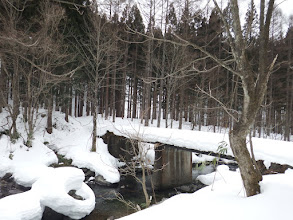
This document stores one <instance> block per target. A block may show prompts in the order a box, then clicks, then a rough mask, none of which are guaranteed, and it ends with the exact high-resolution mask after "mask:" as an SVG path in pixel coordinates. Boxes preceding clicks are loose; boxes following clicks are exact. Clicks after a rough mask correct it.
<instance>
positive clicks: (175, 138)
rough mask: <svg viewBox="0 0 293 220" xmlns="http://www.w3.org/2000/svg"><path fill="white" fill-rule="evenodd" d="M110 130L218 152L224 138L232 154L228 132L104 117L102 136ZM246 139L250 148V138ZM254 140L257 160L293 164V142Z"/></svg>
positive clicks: (150, 140) (101, 128)
mask: <svg viewBox="0 0 293 220" xmlns="http://www.w3.org/2000/svg"><path fill="white" fill-rule="evenodd" d="M107 131H110V132H113V133H114V134H116V135H119V136H124V137H130V138H135V139H140V140H141V141H144V142H151V143H156V142H160V143H163V144H169V145H174V146H178V147H183V148H188V149H194V150H200V151H210V152H214V153H218V152H217V150H218V147H219V145H220V143H222V142H225V143H227V155H230V156H233V153H232V150H231V148H230V145H229V138H228V134H227V133H224V134H223V133H212V132H205V131H195V130H186V129H182V130H179V129H168V128H162V127H161V128H157V127H144V126H143V125H141V124H139V123H138V122H137V121H131V120H119V119H117V120H116V123H115V124H113V123H111V122H109V121H105V120H101V121H100V127H99V132H98V133H99V135H100V136H102V135H103V134H105V133H106V132H107ZM247 142H248V143H247V145H248V149H249V151H250V144H249V141H247ZM252 142H253V149H254V155H255V159H256V160H264V163H265V164H266V165H267V166H269V165H270V163H272V162H274V163H279V164H288V165H290V166H293V159H292V155H293V142H285V141H280V140H271V139H263V138H252Z"/></svg>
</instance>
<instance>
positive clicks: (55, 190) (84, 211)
mask: <svg viewBox="0 0 293 220" xmlns="http://www.w3.org/2000/svg"><path fill="white" fill-rule="evenodd" d="M84 178H85V176H84V173H83V172H82V170H80V169H77V168H74V167H60V168H56V169H52V170H51V172H50V175H46V176H44V177H42V178H40V179H39V180H38V181H36V182H35V183H34V184H33V186H32V191H34V192H36V193H37V194H38V195H39V196H40V202H41V204H42V205H43V206H47V207H49V208H51V209H53V210H54V211H56V212H58V213H62V214H63V215H66V216H69V217H70V218H73V219H80V218H83V217H84V216H86V215H88V214H89V213H91V211H92V210H93V209H94V207H95V195H94V193H93V191H92V190H91V189H90V188H89V186H88V185H86V184H85V183H84V182H83V181H84ZM70 190H76V194H77V195H79V196H81V197H82V198H83V199H84V200H77V199H74V198H73V197H71V196H70V195H68V192H69V191H70Z"/></svg>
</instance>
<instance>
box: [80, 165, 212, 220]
mask: <svg viewBox="0 0 293 220" xmlns="http://www.w3.org/2000/svg"><path fill="white" fill-rule="evenodd" d="M213 171H214V167H213V166H212V165H208V166H206V167H204V168H203V169H202V170H196V169H193V172H192V177H193V183H192V184H190V185H184V186H181V187H176V188H173V189H169V190H163V191H156V192H155V198H154V196H152V195H153V194H152V190H151V187H150V185H151V184H150V180H149V179H148V180H147V189H148V193H149V195H150V196H152V198H153V199H152V202H153V203H154V200H156V201H157V202H160V201H162V200H163V199H165V198H170V197H172V196H174V195H176V194H178V193H181V192H195V191H196V190H198V189H200V188H202V187H204V185H203V184H201V183H200V182H198V181H196V180H195V179H196V177H197V176H198V175H200V174H206V173H210V172H213ZM89 186H90V187H91V188H92V190H93V191H94V193H95V195H96V207H95V209H94V211H93V212H92V213H91V214H90V215H89V216H86V217H85V218H84V220H107V219H116V218H119V217H123V216H126V215H129V214H131V213H133V212H135V211H134V210H133V209H131V208H130V207H129V206H127V205H125V204H124V203H122V202H121V201H118V199H117V197H116V195H115V194H117V193H120V194H121V195H122V196H123V198H124V200H125V201H131V202H132V203H134V204H138V205H140V206H141V207H143V204H144V203H145V198H144V195H143V191H142V186H141V185H140V184H139V183H137V182H136V181H135V180H133V179H131V178H125V177H121V181H120V182H119V184H116V185H113V186H111V187H109V186H101V185H97V184H91V183H89Z"/></svg>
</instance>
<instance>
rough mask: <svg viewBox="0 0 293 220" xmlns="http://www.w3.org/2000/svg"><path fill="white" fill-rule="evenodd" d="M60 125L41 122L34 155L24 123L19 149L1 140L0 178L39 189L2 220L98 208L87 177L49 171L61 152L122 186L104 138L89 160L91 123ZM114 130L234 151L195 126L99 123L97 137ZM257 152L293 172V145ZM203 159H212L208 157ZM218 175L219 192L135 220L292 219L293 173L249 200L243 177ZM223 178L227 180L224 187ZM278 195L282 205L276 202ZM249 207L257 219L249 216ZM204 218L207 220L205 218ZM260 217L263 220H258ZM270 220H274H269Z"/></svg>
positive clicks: (267, 143)
mask: <svg viewBox="0 0 293 220" xmlns="http://www.w3.org/2000/svg"><path fill="white" fill-rule="evenodd" d="M41 113H45V111H44V112H41ZM6 116H7V115H6V114H5V113H2V114H0V126H1V127H2V128H3V129H5V128H7V127H5V126H6V125H5V124H7V117H6ZM53 123H54V129H53V133H52V134H48V133H47V132H45V127H46V117H39V120H38V123H37V127H36V129H35V134H34V140H33V147H32V148H27V147H26V146H25V145H24V144H23V143H24V142H25V140H26V135H25V127H24V124H23V121H22V118H21V117H19V119H18V123H17V126H18V131H19V132H20V133H21V134H22V136H21V137H20V138H19V139H18V140H17V141H16V142H15V143H11V142H10V140H9V138H8V137H7V136H6V135H2V136H1V137H0V178H1V177H3V176H4V175H5V174H6V173H12V174H13V177H14V179H15V180H16V182H17V183H19V184H21V185H24V186H32V189H31V190H30V191H28V192H26V193H21V194H17V195H14V196H8V197H5V198H3V199H1V200H0V219H40V216H41V215H42V212H43V209H44V206H49V207H51V208H53V209H54V210H55V211H57V212H61V213H63V214H65V215H68V216H70V217H72V218H81V217H82V216H85V215H86V214H88V213H89V212H90V211H91V210H92V209H93V208H94V203H95V202H94V196H93V193H92V191H91V190H90V189H89V188H88V187H87V185H86V184H84V183H83V180H84V174H83V173H82V171H81V170H80V169H77V168H69V170H68V171H66V172H65V171H62V169H61V168H56V169H54V168H52V167H48V166H49V165H50V164H52V163H56V162H57V157H56V155H55V153H54V151H57V152H58V153H59V154H62V155H64V156H65V157H66V158H68V159H72V164H73V165H75V166H76V167H80V168H83V167H85V168H88V169H90V170H92V171H94V172H95V175H96V176H99V175H101V176H103V177H104V179H105V180H106V181H108V182H111V183H115V182H118V181H119V180H120V175H119V172H118V160H117V159H116V158H114V157H113V156H111V155H110V154H109V152H108V149H107V145H106V144H105V143H104V142H103V140H102V139H100V138H99V139H98V141H97V152H90V147H91V130H92V117H80V118H74V117H70V118H69V123H66V122H65V120H64V115H63V114H61V113H58V112H55V113H54V116H53ZM162 124H164V123H162ZM175 127H176V123H175ZM107 130H108V131H112V132H114V133H115V134H117V135H122V136H127V137H132V138H140V139H141V140H142V141H145V142H157V141H158V142H161V143H166V144H171V145H176V146H180V147H186V148H191V149H197V150H203V151H213V152H217V149H218V146H219V143H221V142H223V141H225V142H227V143H228V135H227V133H225V132H223V133H216V134H215V133H211V132H203V131H191V130H190V125H188V124H186V125H185V126H184V128H183V130H179V129H166V128H156V127H155V124H154V125H151V126H150V127H144V126H142V125H141V124H140V123H139V120H133V121H131V120H129V119H121V118H117V119H116V122H115V123H112V122H111V121H109V120H105V119H103V118H102V117H99V118H98V135H100V136H101V135H103V134H105V133H106V131H107ZM253 144H254V149H255V157H256V159H262V160H264V161H265V165H266V166H269V165H270V163H271V162H276V163H280V164H289V165H291V166H293V143H292V142H284V141H277V140H269V139H258V138H253ZM146 146H147V145H146ZM227 147H228V149H227V150H228V151H227V154H228V155H232V152H231V149H230V148H229V145H228V146H227ZM148 157H149V160H153V157H154V153H153V152H150V153H148ZM204 158H205V159H207V157H204ZM202 159H203V158H198V157H196V156H193V160H194V162H196V161H202ZM219 169H220V170H218V171H217V173H216V178H215V180H216V181H215V182H214V181H213V179H214V176H215V175H214V174H209V175H207V176H201V177H199V179H201V181H203V182H205V183H206V184H207V183H209V184H210V183H213V184H212V186H208V187H206V188H204V189H202V190H200V191H198V192H196V193H194V194H181V195H178V196H175V197H172V198H171V199H168V200H167V201H165V202H163V203H162V204H160V205H156V206H154V207H152V208H150V209H147V210H144V211H142V212H139V213H137V214H134V215H131V216H129V217H128V218H130V219H138V218H142V219H146V218H147V219H149V218H151V217H153V218H154V219H178V218H177V217H179V216H180V217H182V216H185V215H187V217H186V218H187V219H190V218H193V216H196V217H197V216H200V215H202V216H203V217H205V218H207V217H208V219H212V217H217V218H220V219H227V217H229V216H233V215H235V213H236V214H237V213H241V212H243V216H244V217H243V218H242V217H241V218H242V219H248V218H250V219H275V218H273V216H275V215H274V214H273V213H275V212H279V211H278V210H281V211H280V212H281V214H280V216H282V215H283V216H284V218H283V219H290V218H291V214H290V215H289V212H290V209H286V207H288V204H292V202H293V195H292V192H293V181H292V178H293V171H292V170H288V171H287V172H286V173H285V174H277V175H268V176H265V177H264V180H263V182H262V183H261V189H262V193H261V194H260V195H258V196H254V197H251V198H244V194H243V192H244V191H243V186H242V183H241V180H240V176H239V173H237V172H231V171H228V170H226V168H225V167H220V168H219ZM221 176H223V177H224V180H221V179H219V177H221ZM50 187H51V188H50ZM72 189H75V190H77V194H78V195H81V196H82V197H83V198H84V199H85V200H82V201H79V200H76V199H73V198H72V197H70V196H69V195H68V194H67V193H68V192H69V191H70V190H72ZM211 189H213V190H211ZM45 192H48V193H45ZM277 195H278V198H276V197H277ZM57 198H59V199H60V200H57ZM54 201H56V202H54ZM57 201H61V202H57ZM64 201H65V202H64ZM256 204H258V205H256ZM274 206H276V207H275V209H273V208H272V207H274ZM72 207H74V208H72ZM78 207H79V208H78ZM240 207H241V208H240ZM243 207H246V208H247V209H248V210H252V211H245V208H243ZM4 210H5V211H4ZM12 210H13V211H12ZM159 210H160V212H159ZM197 210H199V212H200V213H202V214H200V215H199V213H197ZM210 210H213V211H212V212H211V211H210ZM214 210H215V211H214ZM225 211H227V213H225ZM150 213H152V214H150ZM204 213H205V214H204ZM253 213H254V214H255V215H256V216H258V217H257V218H254V217H252V216H254V215H252V214H253ZM137 215H138V216H137ZM263 216H264V217H266V216H268V217H270V218H263ZM234 218H235V216H234ZM241 218H240V219H241ZM228 219H229V218H228ZM231 219H232V217H231ZM237 219H239V218H238V217H237Z"/></svg>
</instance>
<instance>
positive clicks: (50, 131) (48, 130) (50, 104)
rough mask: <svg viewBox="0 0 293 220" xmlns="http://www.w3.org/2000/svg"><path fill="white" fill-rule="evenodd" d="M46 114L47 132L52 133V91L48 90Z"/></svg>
mask: <svg viewBox="0 0 293 220" xmlns="http://www.w3.org/2000/svg"><path fill="white" fill-rule="evenodd" d="M47 102H48V116H47V132H48V133H49V134H52V132H53V122H52V112H53V95H52V91H51V90H50V91H49V93H48V99H47Z"/></svg>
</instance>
